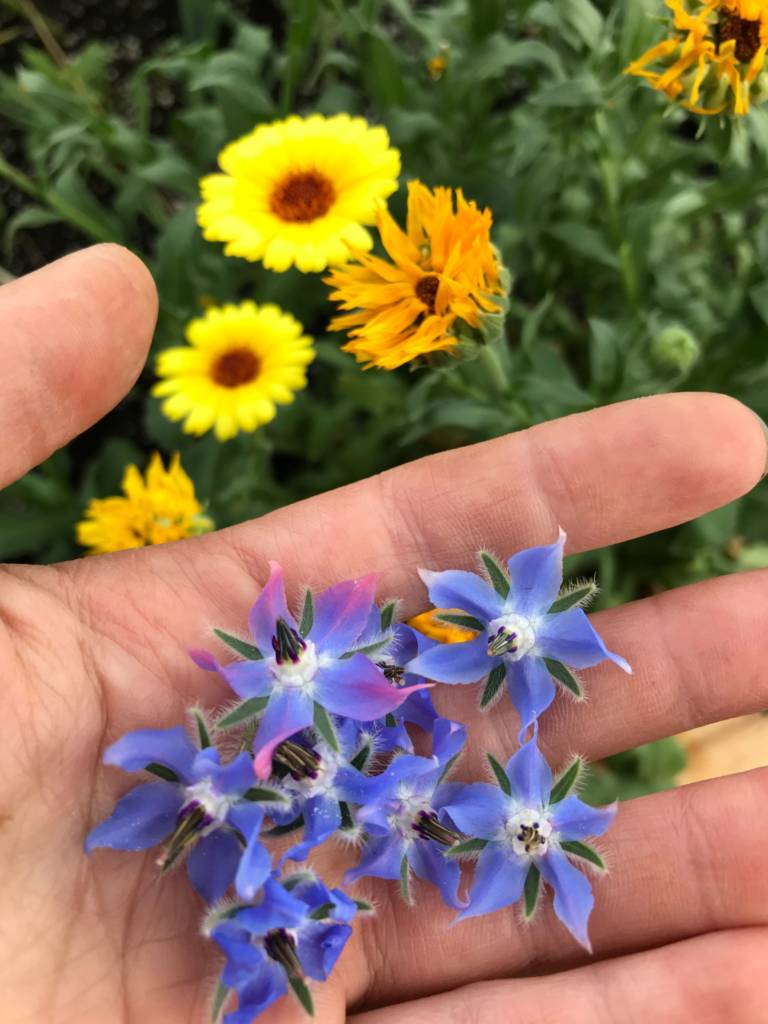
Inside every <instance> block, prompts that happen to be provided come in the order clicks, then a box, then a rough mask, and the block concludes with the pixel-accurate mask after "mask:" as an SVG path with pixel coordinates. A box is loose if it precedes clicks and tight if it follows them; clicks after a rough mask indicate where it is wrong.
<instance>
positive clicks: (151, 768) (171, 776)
mask: <svg viewBox="0 0 768 1024" xmlns="http://www.w3.org/2000/svg"><path fill="white" fill-rule="evenodd" d="M144 771H145V772H151V774H152V775H156V776H157V777H158V779H165V781H166V782H181V779H180V778H179V776H178V775H177V774H176V772H175V771H174V770H173V768H168V767H166V765H164V764H158V763H157V761H150V763H149V764H145V765H144Z"/></svg>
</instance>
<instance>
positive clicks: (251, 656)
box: [213, 629, 264, 661]
mask: <svg viewBox="0 0 768 1024" xmlns="http://www.w3.org/2000/svg"><path fill="white" fill-rule="evenodd" d="M213 632H214V633H215V634H216V636H217V637H218V638H219V640H221V642H222V643H224V644H226V645H227V647H231V648H232V650H233V651H237V653H238V654H242V656H243V657H244V658H247V659H248V660H249V661H261V659H262V658H263V657H264V655H263V654H262V653H261V651H260V650H259V648H258V647H254V646H253V644H249V643H248V641H247V640H241V639H240V637H238V636H232V634H231V633H225V632H224V630H223V629H214V631H213Z"/></svg>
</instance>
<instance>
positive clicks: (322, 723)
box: [314, 701, 341, 752]
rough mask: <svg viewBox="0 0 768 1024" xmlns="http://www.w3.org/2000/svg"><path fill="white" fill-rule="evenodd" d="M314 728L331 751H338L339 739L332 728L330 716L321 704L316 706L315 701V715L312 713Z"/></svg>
mask: <svg viewBox="0 0 768 1024" xmlns="http://www.w3.org/2000/svg"><path fill="white" fill-rule="evenodd" d="M314 722H315V728H316V729H317V731H318V732H319V733H320V735H321V736H322V737H323V739H324V740H325V742H326V743H327V744H328V746H329V747H330V748H331V750H335V751H337V752H338V751H339V750H340V749H341V748H340V747H339V738H338V736H337V735H336V730H335V729H334V727H333V722H332V721H331V716H330V715H329V714H328V712H327V711H326V710H325V708H324V707H323V705H322V704H318V703H317V701H315V713H314Z"/></svg>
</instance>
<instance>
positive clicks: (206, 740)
mask: <svg viewBox="0 0 768 1024" xmlns="http://www.w3.org/2000/svg"><path fill="white" fill-rule="evenodd" d="M192 717H193V718H194V720H195V727H196V728H197V738H198V739H199V740H200V749H201V750H205V749H206V747H210V746H211V734H210V733H209V732H208V723H207V722H206V720H205V715H204V714H203V713H202V711H200V709H199V708H193V709H192Z"/></svg>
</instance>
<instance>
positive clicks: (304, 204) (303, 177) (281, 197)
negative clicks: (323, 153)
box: [269, 171, 336, 224]
mask: <svg viewBox="0 0 768 1024" xmlns="http://www.w3.org/2000/svg"><path fill="white" fill-rule="evenodd" d="M335 199H336V191H335V189H334V187H333V185H332V184H331V182H330V181H329V180H328V178H326V176H325V175H324V174H320V173H319V172H318V171H301V172H297V173H295V174H289V175H288V176H287V177H286V178H283V180H282V181H281V182H279V183H278V185H277V186H276V187H275V189H274V191H273V192H272V195H271V197H270V201H269V205H270V209H271V210H272V213H274V215H275V216H276V217H279V218H280V220H284V221H288V222H289V223H292V224H309V223H310V221H313V220H317V219H318V217H324V216H325V214H326V213H328V211H329V210H330V208H331V206H333V202H334V200H335Z"/></svg>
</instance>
